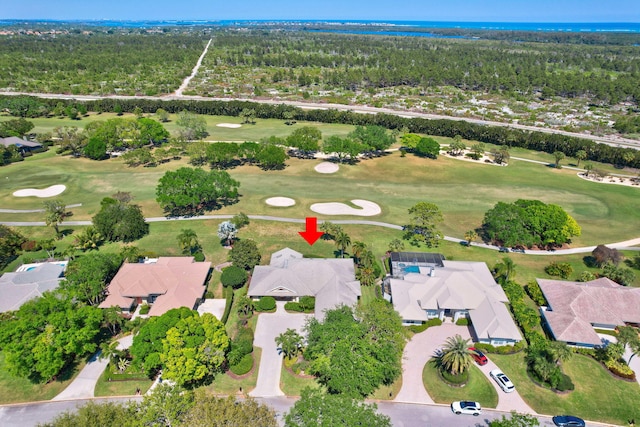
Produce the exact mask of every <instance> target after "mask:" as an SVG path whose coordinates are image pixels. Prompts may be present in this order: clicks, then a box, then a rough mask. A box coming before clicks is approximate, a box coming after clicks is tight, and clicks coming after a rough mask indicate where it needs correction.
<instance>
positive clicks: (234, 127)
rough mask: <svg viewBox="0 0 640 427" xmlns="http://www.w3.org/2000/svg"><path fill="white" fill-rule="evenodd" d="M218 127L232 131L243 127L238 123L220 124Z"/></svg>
mask: <svg viewBox="0 0 640 427" xmlns="http://www.w3.org/2000/svg"><path fill="white" fill-rule="evenodd" d="M216 126H218V127H219V128H230V129H238V128H241V127H242V125H239V124H236V123H218V124H217V125H216Z"/></svg>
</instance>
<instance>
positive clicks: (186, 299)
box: [100, 257, 211, 316]
mask: <svg viewBox="0 0 640 427" xmlns="http://www.w3.org/2000/svg"><path fill="white" fill-rule="evenodd" d="M210 270H211V263H210V262H196V261H195V260H194V258H193V257H160V258H158V259H154V260H148V261H146V262H145V263H125V264H123V265H122V267H120V270H118V273H117V274H116V275H115V277H114V278H113V279H112V280H111V283H109V286H108V287H107V298H105V300H104V301H103V302H102V304H100V308H108V307H112V306H116V307H120V309H121V310H122V311H123V313H131V312H132V311H133V310H134V309H135V307H136V306H137V305H138V304H142V303H146V304H149V305H150V306H151V309H150V310H149V316H161V315H162V314H164V313H166V312H167V311H169V310H171V309H173V308H180V307H188V308H190V309H193V310H195V309H197V307H198V305H199V304H200V302H201V301H202V299H203V296H204V293H205V290H206V286H205V284H206V281H207V277H208V276H209V271H210Z"/></svg>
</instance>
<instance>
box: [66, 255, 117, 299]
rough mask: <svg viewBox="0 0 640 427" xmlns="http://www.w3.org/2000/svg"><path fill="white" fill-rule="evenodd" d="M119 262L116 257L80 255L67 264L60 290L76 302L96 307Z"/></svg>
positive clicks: (103, 295)
mask: <svg viewBox="0 0 640 427" xmlns="http://www.w3.org/2000/svg"><path fill="white" fill-rule="evenodd" d="M121 262H122V261H121V259H120V257H118V256H113V255H111V254H103V253H100V252H93V253H88V254H85V255H82V256H80V257H78V258H76V259H75V260H73V261H72V262H70V263H69V266H68V267H67V271H66V273H65V276H66V280H64V281H62V282H61V283H60V289H61V290H62V291H63V292H65V293H67V295H68V296H69V297H70V298H73V299H74V300H76V301H81V302H84V303H86V304H90V305H98V304H100V303H101V302H102V300H103V299H104V297H105V292H106V289H107V284H108V283H109V282H110V281H111V279H113V276H115V275H116V273H117V272H118V269H119V268H120V264H121Z"/></svg>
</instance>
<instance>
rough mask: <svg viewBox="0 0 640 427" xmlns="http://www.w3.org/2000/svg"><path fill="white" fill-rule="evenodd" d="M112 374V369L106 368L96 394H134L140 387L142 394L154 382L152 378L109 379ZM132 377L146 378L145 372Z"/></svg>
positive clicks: (97, 385)
mask: <svg viewBox="0 0 640 427" xmlns="http://www.w3.org/2000/svg"><path fill="white" fill-rule="evenodd" d="M110 376H111V373H110V369H109V367H108V366H107V369H105V370H104V372H103V373H102V375H100V378H99V379H98V382H97V383H96V388H95V390H94V394H95V396H96V397H99V396H133V395H134V394H136V390H138V389H140V393H141V394H145V393H146V392H147V390H149V387H151V385H152V384H153V381H152V380H150V379H135V380H127V381H109V377H110ZM132 378H144V374H142V373H141V374H138V375H132Z"/></svg>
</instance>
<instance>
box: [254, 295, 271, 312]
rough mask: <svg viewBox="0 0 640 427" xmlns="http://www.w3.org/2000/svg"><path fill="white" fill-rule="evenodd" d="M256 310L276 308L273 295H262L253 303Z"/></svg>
mask: <svg viewBox="0 0 640 427" xmlns="http://www.w3.org/2000/svg"><path fill="white" fill-rule="evenodd" d="M255 307H256V310H258V311H273V310H275V309H276V299H275V298H274V297H262V298H260V299H259V300H258V301H257V302H256V303H255Z"/></svg>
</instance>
